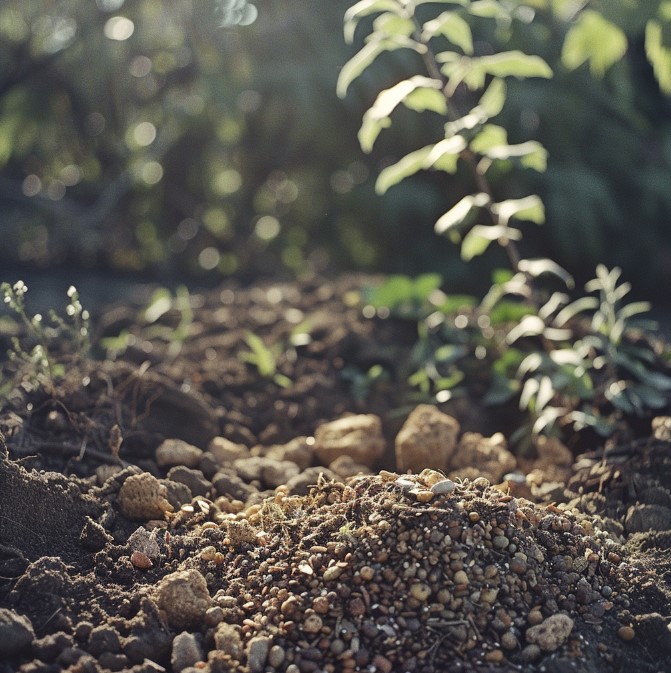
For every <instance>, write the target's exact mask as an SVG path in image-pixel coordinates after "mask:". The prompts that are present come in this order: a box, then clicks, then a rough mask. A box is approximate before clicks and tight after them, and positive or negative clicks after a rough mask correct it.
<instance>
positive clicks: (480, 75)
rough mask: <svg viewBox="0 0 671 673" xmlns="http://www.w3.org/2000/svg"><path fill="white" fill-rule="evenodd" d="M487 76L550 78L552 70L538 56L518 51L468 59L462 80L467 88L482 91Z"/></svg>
mask: <svg viewBox="0 0 671 673" xmlns="http://www.w3.org/2000/svg"><path fill="white" fill-rule="evenodd" d="M487 75H493V76H495V77H518V78H526V77H543V78H546V79H549V78H550V77H552V69H551V68H550V66H549V65H548V64H547V63H546V62H545V61H544V60H543V59H542V58H541V57H540V56H530V55H529V54H525V53H523V52H521V51H518V50H513V51H504V52H501V53H498V54H492V55H491V56H479V57H476V58H472V59H470V62H469V64H468V68H467V72H466V74H465V75H464V77H463V79H464V81H465V82H466V84H467V85H468V86H469V88H471V89H473V90H475V89H482V87H483V86H484V84H485V79H486V77H487Z"/></svg>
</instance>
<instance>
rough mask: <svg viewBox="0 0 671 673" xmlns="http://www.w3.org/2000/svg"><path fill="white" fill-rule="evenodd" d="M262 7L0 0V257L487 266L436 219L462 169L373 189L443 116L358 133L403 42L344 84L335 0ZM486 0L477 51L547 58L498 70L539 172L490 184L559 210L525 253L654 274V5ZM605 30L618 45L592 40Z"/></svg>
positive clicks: (222, 264) (658, 216) (223, 267)
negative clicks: (362, 141) (507, 78)
mask: <svg viewBox="0 0 671 673" xmlns="http://www.w3.org/2000/svg"><path fill="white" fill-rule="evenodd" d="M257 4H258V10H259V11H258V17H257V18H256V20H255V21H254V22H253V23H251V24H250V25H244V26H243V25H233V26H231V25H230V24H232V23H236V21H238V19H239V18H240V17H242V14H240V15H239V16H238V15H236V14H235V13H236V12H243V11H244V12H247V11H252V10H245V9H244V7H246V6H249V5H248V4H245V3H242V2H215V0H205V1H203V2H200V1H199V2H191V1H190V0H175V1H174V2H170V3H157V2H154V0H138V1H137V2H132V3H131V2H128V1H126V2H123V1H122V0H98V1H97V2H88V1H84V0H73V1H72V2H68V3H52V2H46V1H43V0H7V1H6V2H3V3H2V7H0V39H2V42H3V49H2V50H1V52H0V66H1V67H0V71H1V72H2V75H1V76H0V172H1V175H2V180H1V181H0V207H1V212H2V214H1V216H0V232H1V234H2V238H3V246H2V250H0V257H2V260H1V261H2V262H3V263H4V264H5V265H8V264H10V263H11V262H13V261H15V260H17V259H18V260H20V261H21V263H22V264H36V265H39V266H46V265H50V264H55V263H66V262H67V263H69V264H70V265H72V264H82V265H88V266H95V267H96V268H100V267H101V266H103V267H104V266H107V267H108V268H114V269H122V270H129V271H135V270H145V271H150V272H152V273H153V274H159V275H161V274H162V275H163V278H164V279H165V276H167V275H168V274H173V273H177V274H189V275H192V274H199V275H201V276H202V275H203V274H206V275H207V274H210V275H213V276H215V277H217V278H219V277H221V276H222V275H237V276H243V277H246V278H252V277H254V276H255V275H256V274H258V273H263V272H265V273H268V272H272V273H275V274H276V273H285V274H290V275H296V274H300V273H301V272H302V270H303V269H305V268H306V267H308V268H309V267H312V268H316V269H318V270H323V269H333V270H341V269H347V268H366V269H372V270H383V271H387V272H396V273H418V272H420V271H422V270H427V269H428V270H434V271H435V270H440V272H441V273H442V274H443V275H444V276H446V278H447V279H448V280H449V281H450V282H451V283H452V282H459V283H461V286H462V288H463V289H471V290H472V289H473V286H474V284H477V283H478V279H479V278H481V277H488V275H489V274H488V272H484V271H483V270H485V269H488V267H489V260H488V259H487V258H486V257H485V258H482V257H481V258H479V259H477V260H474V261H473V262H471V263H470V264H469V265H466V264H464V263H462V262H461V261H460V259H459V257H458V255H455V254H454V253H453V251H452V250H451V248H450V246H449V244H448V243H447V241H442V240H436V239H433V238H432V237H431V236H430V231H431V226H432V222H433V221H434V220H435V219H436V218H437V217H438V216H439V215H440V214H441V212H442V210H441V209H442V208H443V206H444V203H445V200H446V198H452V197H454V199H455V200H458V199H459V198H461V197H462V196H464V195H466V191H467V188H468V187H469V185H468V184H467V183H464V182H462V175H461V174H460V173H459V172H458V173H457V175H456V176H454V177H453V179H452V180H451V181H450V182H449V184H447V183H446V181H445V180H444V179H443V178H442V176H441V175H439V174H431V173H427V174H418V175H416V176H414V178H411V179H409V180H406V181H404V182H402V183H400V184H399V185H397V186H396V187H394V189H393V190H390V191H389V192H388V194H387V196H386V198H385V199H375V198H371V197H372V196H373V183H374V177H372V176H374V175H375V174H376V173H377V172H378V169H379V167H384V166H385V165H388V164H391V163H394V162H395V161H396V160H397V159H398V158H399V156H402V155H404V154H407V153H408V152H409V151H411V150H413V149H416V148H417V147H421V146H423V145H425V144H428V143H429V142H432V139H434V138H435V132H436V130H440V119H439V117H438V116H436V119H434V120H433V121H430V120H428V119H427V120H426V121H425V122H424V123H423V124H421V125H418V124H416V120H415V119H414V118H413V117H412V115H411V114H409V111H407V110H404V109H398V110H397V111H396V112H395V113H394V114H395V116H394V124H393V126H392V127H391V128H389V129H387V131H386V133H385V134H382V135H381V136H380V138H379V139H378V140H377V142H376V144H375V146H374V148H373V151H372V153H371V155H370V156H364V157H362V156H361V153H360V151H359V149H358V147H357V143H356V130H357V127H358V123H357V120H358V118H359V117H360V114H362V113H363V111H364V110H365V109H367V108H368V107H369V106H370V105H371V104H372V102H373V100H374V99H375V96H376V95H377V93H378V91H379V89H380V88H389V87H391V86H393V85H394V84H396V83H398V82H399V81H401V80H403V79H407V78H408V77H409V76H411V75H412V74H413V73H416V71H417V69H416V64H417V61H416V59H417V58H418V56H417V54H415V53H414V52H411V51H410V50H405V51H398V52H394V53H391V54H388V58H386V59H380V60H379V61H378V62H376V63H375V64H374V66H373V68H372V69H371V70H370V72H366V73H364V74H363V75H362V76H361V77H360V78H359V79H358V80H357V82H356V84H355V86H354V89H353V93H352V94H350V96H348V98H347V99H346V100H343V101H338V99H337V98H336V96H335V94H334V90H335V83H336V79H337V77H338V74H339V71H340V68H341V66H342V64H343V63H344V62H345V61H346V60H347V58H348V55H349V52H348V49H347V47H346V45H345V44H344V43H343V41H342V39H341V37H340V35H339V31H338V29H337V28H338V26H339V25H340V23H341V19H342V15H343V13H344V12H345V10H346V8H347V6H348V4H349V0H333V2H329V3H325V4H321V5H319V7H318V9H317V8H316V6H315V11H312V6H310V7H308V8H306V5H305V3H303V2H300V1H299V0H282V2H277V3H264V4H259V3H257ZM487 4H488V3H485V4H483V5H481V8H482V12H486V11H487V10H486V7H487ZM498 4H499V5H500V7H503V8H506V9H508V10H510V11H511V12H512V16H513V19H512V20H508V19H506V18H503V17H501V18H499V19H498V20H495V21H493V20H488V19H487V18H486V17H474V18H473V20H472V22H471V23H470V25H471V30H472V34H473V41H474V47H475V50H476V52H477V53H478V54H483V55H484V54H487V53H491V52H492V51H494V50H495V48H496V45H497V44H500V43H501V40H504V41H505V42H506V43H507V45H508V48H509V49H510V50H516V49H517V50H520V51H523V52H526V53H530V54H537V55H539V56H540V57H542V58H543V59H544V60H545V61H546V62H547V63H548V64H549V65H550V66H551V68H552V69H553V71H554V77H553V78H552V79H549V80H543V81H540V82H538V81H534V82H532V83H530V82H527V81H517V80H513V81H511V82H510V83H509V84H508V105H507V106H506V108H505V109H504V110H503V111H502V113H501V116H500V120H501V126H503V127H505V128H506V129H507V130H508V136H509V140H510V142H511V143H513V144H521V143H524V142H526V141H527V140H529V139H532V138H533V139H534V140H536V141H539V142H541V143H542V144H543V145H544V146H545V147H546V148H547V150H548V151H549V153H550V155H551V156H552V162H551V163H550V165H549V167H548V170H547V171H546V172H545V173H544V174H543V175H534V174H533V172H524V173H519V172H511V171H509V170H507V168H506V166H505V165H504V164H502V165H501V166H499V167H498V168H497V169H496V175H494V174H493V173H492V175H491V179H492V183H493V184H494V185H499V184H500V185H501V189H502V190H505V191H506V193H507V194H509V195H510V197H511V198H516V197H518V196H520V195H523V194H525V193H526V194H530V193H537V194H539V195H540V196H541V197H542V199H543V201H544V203H545V206H546V210H547V216H548V218H549V219H550V220H551V221H552V223H553V226H552V227H547V228H545V227H539V228H535V229H534V230H531V231H528V232H526V242H527V244H528V245H529V248H530V249H532V250H534V251H535V254H538V253H539V252H541V251H542V252H543V253H544V254H546V255H548V256H550V257H552V258H553V259H556V260H557V261H558V262H559V263H561V264H562V266H564V267H565V268H567V269H568V270H569V271H570V272H571V273H572V274H573V275H574V276H576V278H577V279H579V280H587V279H588V278H589V277H591V274H592V269H593V268H594V264H595V263H596V261H597V260H603V261H607V262H608V264H609V265H611V266H612V265H615V264H618V265H620V266H622V267H623V270H624V273H625V275H626V276H627V277H628V278H631V279H632V280H633V281H634V285H635V287H637V288H638V289H640V290H641V291H647V292H650V293H651V292H652V291H653V290H654V289H655V287H656V286H657V285H659V283H660V280H661V281H663V280H664V273H668V271H666V272H665V271H664V269H666V268H671V265H669V264H665V263H664V262H665V261H667V260H668V259H669V255H670V247H671V244H670V243H669V241H668V236H666V228H667V226H668V225H667V222H668V215H667V214H668V212H669V210H670V208H671V193H670V191H669V190H668V188H667V185H668V175H669V169H670V164H671V124H670V122H669V117H670V115H669V114H668V112H669V104H668V97H667V96H666V94H665V93H664V91H665V89H666V85H665V84H664V81H663V80H662V79H660V82H661V84H662V87H663V88H660V83H658V81H657V80H656V79H655V77H654V72H655V71H656V72H657V73H658V74H659V73H663V72H668V70H665V69H664V58H667V56H668V51H666V47H665V46H664V45H665V44H666V42H667V40H666V28H665V26H666V25H668V21H667V19H666V18H665V17H666V15H667V13H668V3H665V2H658V1H657V0H651V1H647V0H646V1H645V2H643V1H642V0H638V1H631V2H612V1H611V2H606V1H603V2H597V1H596V0H592V1H591V2H589V3H586V2H581V1H574V0H571V1H570V2H569V1H567V0H563V1H560V0H553V1H552V2H550V0H538V1H536V2H531V1H527V2H525V3H518V2H512V1H510V2H501V3H498ZM440 5H441V3H438V5H435V6H440ZM452 6H453V7H457V8H458V7H459V4H458V3H453V5H452ZM489 6H492V5H491V3H490V5H489ZM430 7H431V5H426V6H425V7H424V11H428V10H429V9H430ZM442 7H443V8H449V7H450V5H449V4H443V5H442ZM227 12H228V13H230V14H227ZM582 17H587V18H585V19H584V20H583V18H582ZM242 18H243V19H245V20H244V21H243V23H247V21H249V20H251V18H252V15H246V16H244V17H242ZM601 20H603V21H606V22H608V23H607V24H604V23H603V21H602V22H601V23H599V21H601ZM238 22H239V21H238ZM222 23H226V24H227V26H224V27H222ZM131 25H132V27H133V30H132V33H131V34H128V31H129V30H130V26H131ZM604 26H606V27H607V30H606V31H605V32H604ZM618 31H619V32H618ZM569 34H572V35H573V37H571V40H568V36H569ZM602 35H609V40H608V44H615V45H616V46H617V45H619V50H618V51H615V52H613V53H612V54H610V55H609V54H606V56H598V57H597V56H595V55H594V54H593V53H592V51H593V48H592V45H597V47H598V45H599V44H600V36H602ZM615 35H617V37H616V38H615V39H610V38H611V37H613V36H615ZM622 35H624V37H625V38H626V52H625V53H624V54H623V55H622V53H621V52H622V44H623V43H624V42H623V39H622ZM648 35H650V37H648ZM595 36H596V37H595ZM118 38H125V39H118ZM567 44H568V45H569V46H571V44H572V45H573V46H572V47H571V49H569V47H567V46H566V45H567ZM590 49H592V51H590ZM586 50H587V51H586ZM646 50H647V51H648V52H649V53H650V54H651V55H652V61H653V63H655V66H654V67H655V70H654V71H653V66H652V65H651V64H650V61H649V60H648V57H647V55H646ZM655 54H657V55H655ZM616 56H617V58H615V57H616ZM581 61H584V62H583V63H582V65H578V64H579V63H581ZM613 61H614V62H613ZM611 62H612V63H611ZM660 77H661V76H660ZM497 188H498V187H497ZM569 206H570V207H569ZM634 224H635V232H636V233H635V235H632V234H631V232H632V229H633V228H634ZM418 232H419V233H421V234H426V235H420V236H418V235H417V234H418ZM408 240H413V242H414V244H413V246H408V245H407V241H408ZM650 251H654V255H653V254H650ZM642 256H646V258H648V259H649V261H650V264H649V265H648V266H647V267H646V269H645V273H643V270H642V269H641V267H640V263H639V260H640V259H641V257H642ZM446 259H447V260H449V264H446V263H445V260H446ZM496 261H497V262H499V261H500V260H496ZM646 283H649V284H648V285H646Z"/></svg>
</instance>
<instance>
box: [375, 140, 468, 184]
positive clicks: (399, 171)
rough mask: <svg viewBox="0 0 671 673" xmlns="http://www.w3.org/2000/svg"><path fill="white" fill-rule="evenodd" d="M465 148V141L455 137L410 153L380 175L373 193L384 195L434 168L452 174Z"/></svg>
mask: <svg viewBox="0 0 671 673" xmlns="http://www.w3.org/2000/svg"><path fill="white" fill-rule="evenodd" d="M465 148H466V141H465V140H464V139H463V138H462V137H461V136H455V137H454V138H448V139H446V140H441V141H440V142H438V143H436V144H434V145H426V146H425V147H422V148H420V149H418V150H415V151H414V152H410V154H406V155H405V156H404V157H403V158H401V159H399V160H398V161H397V162H396V163H395V164H392V165H391V166H387V168H385V169H384V170H383V171H382V172H381V173H380V175H379V176H378V178H377V182H376V183H375V191H376V192H377V193H378V194H384V193H385V192H386V191H387V190H388V189H389V188H390V187H393V186H394V185H396V184H398V183H399V182H401V180H403V179H404V178H407V177H409V176H410V175H414V174H415V173H417V172H418V171H421V170H428V169H430V168H435V169H436V170H442V171H446V172H448V173H454V172H455V171H456V169H457V161H458V160H459V155H460V153H461V152H462V150H464V149H465Z"/></svg>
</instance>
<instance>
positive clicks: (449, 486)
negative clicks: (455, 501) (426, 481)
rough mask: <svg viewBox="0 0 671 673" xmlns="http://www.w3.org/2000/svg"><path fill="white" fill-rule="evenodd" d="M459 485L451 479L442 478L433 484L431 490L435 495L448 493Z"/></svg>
mask: <svg viewBox="0 0 671 673" xmlns="http://www.w3.org/2000/svg"><path fill="white" fill-rule="evenodd" d="M456 487H457V485H456V484H455V483H454V482H453V481H452V480H451V479H442V480H441V481H438V482H436V483H435V484H433V485H432V486H431V491H432V492H433V493H434V494H435V495H447V494H448V493H452V491H454V489H455V488H456Z"/></svg>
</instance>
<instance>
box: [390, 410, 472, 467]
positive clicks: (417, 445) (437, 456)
mask: <svg viewBox="0 0 671 673" xmlns="http://www.w3.org/2000/svg"><path fill="white" fill-rule="evenodd" d="M458 435H459V423H458V421H457V420H456V419H454V418H452V416H448V415H447V414H444V413H443V412H442V411H440V409H438V408H437V407H434V406H433V405H431V404H420V405H419V406H417V407H415V409H414V410H413V411H412V412H411V413H410V415H409V416H408V418H407V420H406V421H405V423H404V424H403V427H402V428H401V430H400V431H399V433H398V435H397V436H396V465H397V467H398V469H399V471H401V472H407V471H408V470H411V471H413V472H419V471H421V470H422V469H424V468H431V469H434V470H445V469H447V466H448V465H449V461H450V457H451V456H452V454H453V453H454V451H455V449H456V447H457V436H458Z"/></svg>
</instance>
